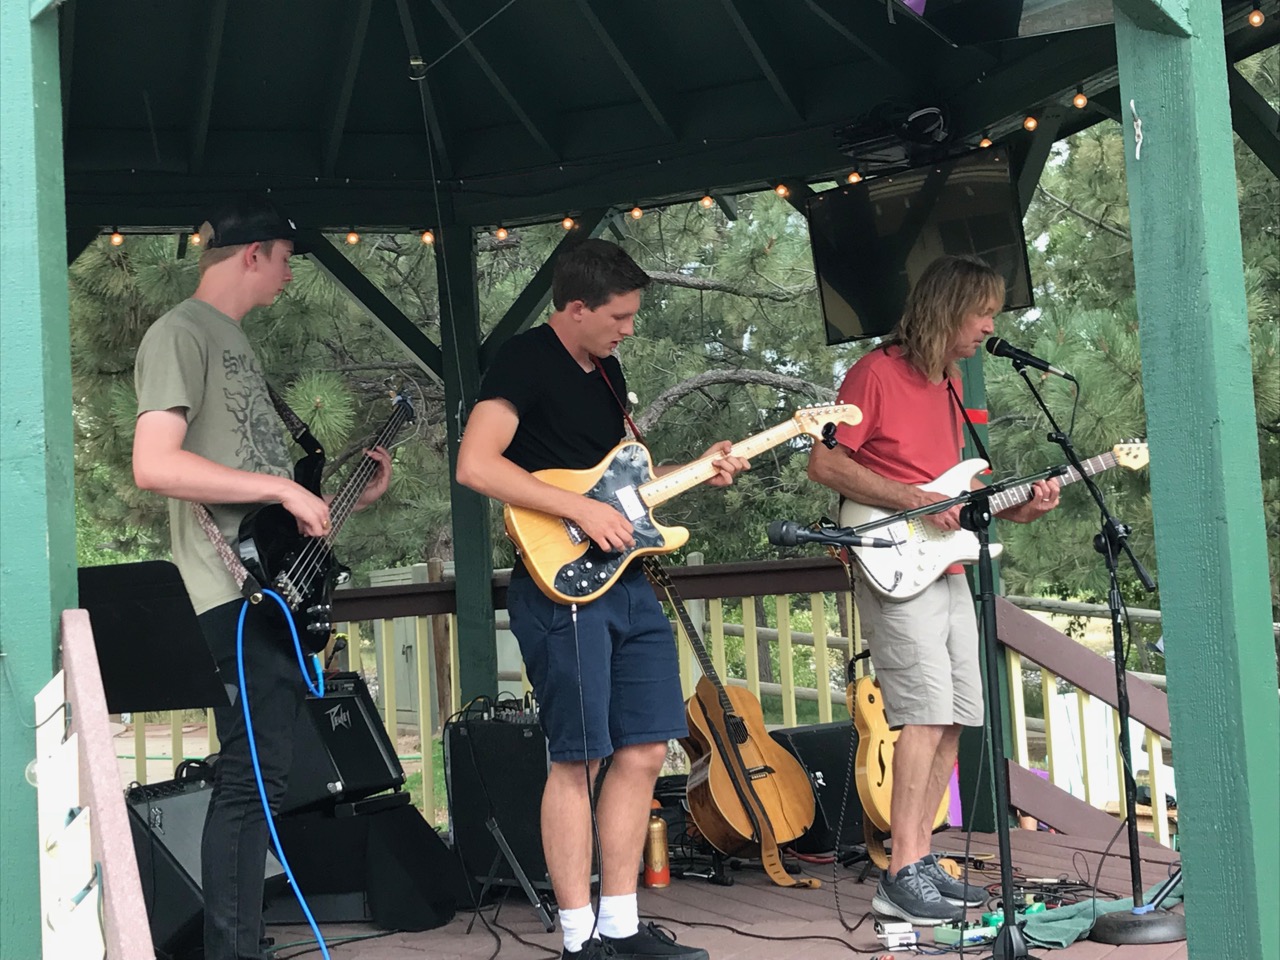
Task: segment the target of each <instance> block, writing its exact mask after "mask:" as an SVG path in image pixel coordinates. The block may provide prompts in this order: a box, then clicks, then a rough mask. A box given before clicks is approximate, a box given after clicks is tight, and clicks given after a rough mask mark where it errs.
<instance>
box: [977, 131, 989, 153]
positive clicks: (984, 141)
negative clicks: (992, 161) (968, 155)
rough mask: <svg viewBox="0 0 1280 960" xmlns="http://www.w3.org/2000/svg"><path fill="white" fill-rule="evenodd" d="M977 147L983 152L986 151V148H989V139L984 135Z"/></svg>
mask: <svg viewBox="0 0 1280 960" xmlns="http://www.w3.org/2000/svg"><path fill="white" fill-rule="evenodd" d="M978 146H980V147H981V148H982V149H983V150H985V149H987V147H989V146H991V138H990V137H989V136H987V135H986V134H985V133H984V134H983V135H982V139H981V140H979V141H978Z"/></svg>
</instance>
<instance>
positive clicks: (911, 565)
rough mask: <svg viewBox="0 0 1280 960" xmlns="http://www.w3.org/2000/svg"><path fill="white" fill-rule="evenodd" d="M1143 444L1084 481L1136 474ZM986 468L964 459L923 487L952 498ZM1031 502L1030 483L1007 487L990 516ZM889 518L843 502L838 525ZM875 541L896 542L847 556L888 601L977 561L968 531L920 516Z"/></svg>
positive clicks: (1097, 466)
mask: <svg viewBox="0 0 1280 960" xmlns="http://www.w3.org/2000/svg"><path fill="white" fill-rule="evenodd" d="M1148 459H1149V456H1148V453H1147V445H1146V444H1145V443H1143V442H1141V441H1136V440H1135V441H1129V442H1125V443H1119V444H1116V445H1115V446H1114V447H1112V448H1111V450H1110V452H1108V453H1103V454H1100V455H1098V456H1096V457H1092V458H1090V459H1088V460H1085V461H1083V463H1081V466H1083V467H1084V472H1085V474H1086V475H1088V476H1093V475H1094V474H1096V473H1101V472H1102V471H1104V470H1110V469H1111V468H1112V467H1115V466H1122V467H1128V468H1129V469H1130V470H1138V469H1141V468H1142V467H1145V466H1146V465H1147V461H1148ZM985 469H987V462H986V461H985V460H965V461H964V462H962V463H958V464H956V465H955V466H954V467H952V468H951V469H950V470H948V471H947V472H946V473H944V474H942V476H940V477H938V479H936V480H934V481H932V482H931V483H926V484H923V485H922V486H921V488H920V489H922V490H931V491H933V492H935V493H940V494H942V495H943V496H945V497H954V496H958V495H959V494H961V493H963V492H964V491H966V490H968V489H970V486H971V484H972V481H973V478H974V477H976V476H977V475H978V474H979V473H981V472H982V471H983V470H985ZM1080 479H1082V477H1081V475H1080V474H1079V473H1078V472H1077V471H1076V469H1075V468H1074V467H1069V468H1067V470H1066V472H1065V473H1064V474H1062V475H1061V476H1059V477H1058V482H1059V483H1060V484H1061V485H1062V486H1064V487H1065V486H1066V485H1067V484H1069V483H1075V482H1076V481H1077V480H1080ZM1030 499H1031V484H1029V483H1024V484H1021V485H1019V486H1016V487H1010V488H1009V489H1008V490H1004V491H1002V492H1000V493H997V494H995V495H994V496H992V497H991V512H992V513H993V514H994V513H999V512H1000V511H1001V510H1007V509H1009V508H1010V507H1016V506H1018V505H1019V504H1022V503H1026V502H1027V501H1028V500H1030ZM891 516H893V514H892V513H891V512H890V511H888V510H884V509H881V508H880V507H869V506H867V505H865V504H862V503H858V502H857V501H855V500H845V501H844V503H843V504H842V505H841V507H840V524H841V525H842V526H845V527H861V526H864V525H865V524H869V523H874V522H875V521H877V520H884V519H886V518H887V517H891ZM870 532H871V533H873V534H874V535H875V536H877V537H883V538H885V539H888V540H894V541H897V546H895V547H852V548H851V552H852V553H853V555H854V556H855V557H856V558H857V560H858V566H859V567H861V568H862V573H863V580H865V581H866V583H867V585H868V586H870V587H871V588H872V589H873V590H875V591H876V592H877V593H879V594H880V595H881V596H884V597H888V598H889V599H890V600H910V599H911V598H912V597H914V596H916V595H917V594H919V593H920V592H921V591H923V590H924V589H925V587H927V586H929V584H931V583H933V581H935V580H937V579H938V577H940V576H941V575H942V572H943V571H944V570H946V569H947V567H949V566H951V565H952V564H954V563H972V562H974V561H976V560H977V559H978V537H977V535H976V534H974V533H973V532H971V531H969V530H939V529H938V528H937V527H935V526H934V525H933V524H932V523H929V522H927V521H926V520H925V518H924V517H922V516H920V517H913V518H912V519H910V520H898V521H896V522H894V523H891V524H888V525H886V526H883V527H879V528H877V529H874V530H872V531H870ZM1002 549H1003V548H1002V547H1001V545H1000V544H998V543H993V544H991V556H992V557H998V556H999V555H1000V552H1001V550H1002Z"/></svg>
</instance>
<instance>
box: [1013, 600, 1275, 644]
mask: <svg viewBox="0 0 1280 960" xmlns="http://www.w3.org/2000/svg"><path fill="white" fill-rule="evenodd" d="M1005 599H1006V600H1008V601H1009V602H1010V603H1012V604H1014V605H1015V606H1018V607H1021V608H1022V609H1023V610H1039V611H1041V612H1042V613H1060V614H1063V615H1065V616H1068V617H1106V618H1107V619H1108V620H1109V619H1111V608H1110V607H1108V606H1107V605H1106V604H1105V603H1084V602H1082V601H1079V600H1059V599H1057V598H1056V597H1023V596H1014V595H1012V594H1011V595H1009V596H1007V597H1005ZM1125 616H1126V617H1127V618H1128V619H1129V620H1132V621H1133V622H1134V623H1161V622H1162V621H1163V615H1162V614H1161V613H1160V611H1159V610H1155V609H1153V608H1150V607H1126V608H1125ZM1271 632H1272V633H1273V634H1275V635H1276V636H1277V637H1280V623H1272V624H1271Z"/></svg>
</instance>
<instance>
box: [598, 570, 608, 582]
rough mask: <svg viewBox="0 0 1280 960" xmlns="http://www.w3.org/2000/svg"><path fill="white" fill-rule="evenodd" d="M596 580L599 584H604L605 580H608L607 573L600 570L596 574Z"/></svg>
mask: <svg viewBox="0 0 1280 960" xmlns="http://www.w3.org/2000/svg"><path fill="white" fill-rule="evenodd" d="M596 579H597V580H599V581H600V582H601V583H604V582H605V581H606V580H608V579H609V571H608V570H601V571H600V572H599V573H597V574H596Z"/></svg>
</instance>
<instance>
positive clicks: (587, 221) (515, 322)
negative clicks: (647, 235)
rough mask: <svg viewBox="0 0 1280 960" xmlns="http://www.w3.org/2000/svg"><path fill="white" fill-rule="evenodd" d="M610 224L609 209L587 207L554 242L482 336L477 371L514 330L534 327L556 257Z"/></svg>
mask: <svg viewBox="0 0 1280 960" xmlns="http://www.w3.org/2000/svg"><path fill="white" fill-rule="evenodd" d="M610 223H611V218H610V216H609V210H608V208H605V207H601V208H599V209H596V210H588V211H587V212H586V213H584V214H583V215H582V216H580V217H578V223H577V226H575V227H574V228H573V229H572V230H568V231H566V232H565V235H564V239H563V240H561V241H560V242H559V243H558V244H556V248H555V250H553V251H552V252H551V256H549V257H547V262H546V263H544V264H543V265H542V266H541V267H539V268H538V272H537V273H535V274H534V275H533V279H531V280H530V281H529V282H528V284H526V285H525V288H524V289H523V290H521V291H520V296H518V297H516V302H515V303H513V304H512V305H511V307H510V309H508V310H507V312H506V313H505V314H503V316H502V319H501V320H499V321H498V323H497V325H496V326H495V327H494V328H493V329H492V330H490V331H489V336H487V337H486V338H485V341H484V345H483V346H482V347H481V348H480V371H481V372H482V373H483V372H484V371H485V370H488V369H489V364H490V363H492V362H493V357H494V354H496V353H497V352H498V348H499V347H501V346H502V345H503V344H504V343H506V342H507V341H508V340H510V339H511V338H512V337H514V336H515V335H516V334H517V333H520V332H522V331H524V330H528V329H529V327H531V326H533V322H534V321H535V320H537V319H538V317H539V316H541V314H542V311H543V310H545V309H546V308H547V304H548V303H550V302H551V274H552V272H553V271H554V270H555V263H556V259H557V258H558V257H559V256H560V254H562V253H565V252H567V251H569V250H572V249H573V248H574V247H576V246H577V245H578V244H580V243H582V241H583V240H588V239H593V238H595V237H598V236H600V234H602V233H604V231H605V229H606V228H608V227H609V226H610ZM617 233H618V239H619V240H621V239H622V232H621V230H617Z"/></svg>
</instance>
